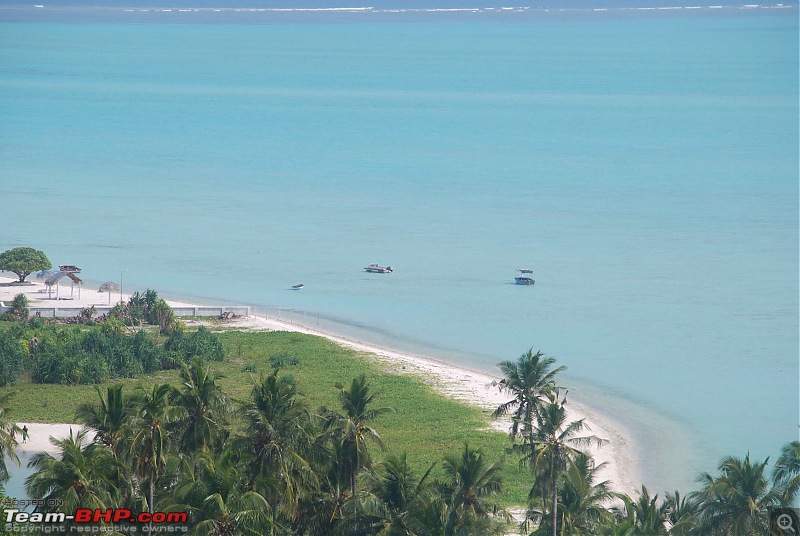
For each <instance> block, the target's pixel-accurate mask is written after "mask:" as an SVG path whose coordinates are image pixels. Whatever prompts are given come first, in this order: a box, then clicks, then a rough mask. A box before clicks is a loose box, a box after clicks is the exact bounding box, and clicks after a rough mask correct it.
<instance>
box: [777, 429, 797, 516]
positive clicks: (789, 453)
mask: <svg viewBox="0 0 800 536" xmlns="http://www.w3.org/2000/svg"><path fill="white" fill-rule="evenodd" d="M772 482H773V484H774V485H775V486H780V487H781V488H782V489H783V497H782V501H783V502H784V503H786V504H795V501H796V500H797V494H798V491H800V441H797V440H795V441H792V442H791V443H787V444H786V445H784V446H783V448H782V449H781V454H780V456H779V457H778V461H777V462H775V467H773V469H772Z"/></svg>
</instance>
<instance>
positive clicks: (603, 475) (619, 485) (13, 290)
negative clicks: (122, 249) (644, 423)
mask: <svg viewBox="0 0 800 536" xmlns="http://www.w3.org/2000/svg"><path fill="white" fill-rule="evenodd" d="M28 277H29V278H30V277H35V275H34V274H32V275H31V276H28ZM13 281H14V279H13V278H11V277H8V276H7V275H5V273H3V274H0V302H3V303H4V304H5V305H9V302H10V301H11V300H12V299H13V297H14V296H15V295H17V294H20V293H22V294H25V295H26V296H27V297H28V300H29V302H31V303H29V306H35V305H36V304H38V303H43V304H49V303H62V302H63V301H65V300H64V298H62V299H61V300H58V301H56V300H55V298H50V299H48V298H47V297H46V296H45V293H44V292H41V291H42V290H44V289H45V285H44V283H43V282H39V281H29V282H26V283H29V284H23V285H14V284H12V283H13ZM71 294H72V295H71V296H70V298H68V299H67V300H66V301H68V303H69V305H70V306H71V307H89V306H91V305H103V306H107V305H108V299H109V295H108V293H104V292H98V291H95V290H91V289H88V288H85V285H84V288H82V289H81V290H80V299H76V298H75V295H74V292H73V293H71ZM122 296H123V299H125V300H127V299H128V298H129V297H130V293H126V292H124V291H123V294H122ZM111 299H112V305H113V304H115V303H118V301H119V300H118V299H116V298H115V297H114V295H113V293H112V296H111ZM164 299H165V301H166V302H167V303H168V304H169V305H170V306H172V307H192V306H199V305H200V304H197V303H189V302H187V301H183V300H181V301H178V300H173V299H167V298H164ZM33 302H36V304H34V303H33ZM189 323H190V324H193V323H195V322H194V321H190V322H189ZM224 326H225V327H226V328H228V329H232V330H235V329H239V330H242V331H292V332H298V333H305V334H309V335H315V336H318V337H323V338H326V339H328V340H331V341H333V342H335V343H337V344H339V345H341V346H345V347H347V348H351V349H354V350H356V351H359V352H363V353H364V354H366V355H365V357H367V358H368V359H370V360H371V361H373V362H374V363H377V364H378V365H379V366H380V367H382V369H383V370H384V372H386V373H387V374H408V375H412V376H414V377H417V378H420V379H421V380H422V381H423V382H425V383H426V384H427V385H429V386H430V387H431V388H432V389H434V390H435V391H437V392H438V393H440V394H441V395H443V396H446V397H449V398H452V399H455V400H458V401H459V402H462V403H465V404H468V405H471V406H474V407H478V408H479V409H481V410H482V411H483V412H484V413H485V414H486V418H487V422H489V423H490V424H489V426H490V427H491V428H492V429H494V430H497V431H500V432H504V433H506V434H507V433H508V431H509V427H510V422H511V420H510V417H505V418H500V419H496V420H492V419H491V415H490V414H491V412H492V411H493V410H494V409H495V408H496V407H497V406H498V405H500V404H501V403H502V402H505V401H507V400H508V399H509V397H508V395H505V394H503V393H501V392H500V391H499V389H498V388H497V387H496V383H497V382H498V381H499V380H500V379H501V376H500V375H499V374H496V375H493V374H490V373H487V372H482V371H477V370H473V369H470V368H468V367H465V366H462V365H458V364H455V363H452V362H448V361H444V360H439V359H436V358H434V357H432V356H427V355H418V354H414V353H409V352H404V351H398V350H393V349H391V348H385V347H381V346H379V345H375V344H370V343H367V342H364V341H359V340H353V339H349V338H347V337H345V336H343V335H341V334H337V333H331V332H326V331H324V330H319V329H315V328H311V327H308V326H306V325H303V324H302V323H295V322H294V321H291V322H287V321H283V320H280V319H275V318H271V317H269V316H255V315H254V316H250V317H240V318H238V319H235V320H232V321H228V322H226V323H225V324H224ZM568 404H569V405H568V410H569V414H570V419H571V420H578V419H585V422H586V424H587V425H588V430H586V432H585V434H591V435H596V436H598V437H600V438H601V439H604V440H607V443H605V444H604V445H603V446H601V447H599V448H597V447H592V448H590V449H587V451H588V452H589V453H590V454H591V455H592V456H593V457H594V459H595V462H596V463H597V465H600V464H601V463H605V464H606V465H605V466H604V467H602V468H601V469H600V470H599V472H598V475H599V476H598V479H599V481H603V480H608V481H610V487H611V489H612V490H614V491H618V492H623V493H626V494H628V495H632V494H633V493H635V492H636V490H638V489H639V486H640V485H641V483H642V478H641V477H642V474H641V470H640V465H639V460H638V456H637V454H638V450H637V444H636V441H635V439H634V438H635V435H634V434H633V432H632V430H630V429H629V428H627V427H626V426H625V425H624V424H623V423H621V422H619V421H618V420H617V419H614V418H612V417H610V416H609V415H607V414H605V413H604V412H603V411H602V409H600V408H594V407H592V406H591V405H590V404H587V403H586V402H584V401H582V400H580V396H578V397H577V399H576V398H575V396H572V397H570V402H569V403H568ZM27 424H30V425H33V424H36V425H37V435H43V433H42V432H46V433H47V436H48V437H45V438H44V443H37V445H40V446H42V445H43V450H47V449H50V451H52V449H53V447H52V445H50V443H49V440H48V438H49V436H50V435H55V436H56V437H66V436H68V434H69V426H70V425H69V424H52V425H48V424H42V423H27ZM72 426H73V427H75V426H78V425H74V424H73V425H72ZM39 427H42V428H41V430H39ZM46 427H53V428H52V431H53V432H47V430H50V428H46ZM29 428H30V426H29ZM78 429H80V426H78ZM33 430H34V429H33V428H31V440H32V439H33V435H34V434H33ZM76 431H77V430H76ZM31 449H32V448H31V447H28V450H31Z"/></svg>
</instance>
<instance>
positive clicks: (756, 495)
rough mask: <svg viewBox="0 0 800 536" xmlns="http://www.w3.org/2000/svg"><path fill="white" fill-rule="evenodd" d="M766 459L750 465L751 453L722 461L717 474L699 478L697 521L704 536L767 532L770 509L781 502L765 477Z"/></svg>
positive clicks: (779, 489)
mask: <svg viewBox="0 0 800 536" xmlns="http://www.w3.org/2000/svg"><path fill="white" fill-rule="evenodd" d="M767 462H768V459H766V460H764V461H763V462H755V463H753V462H751V461H750V453H748V454H747V456H745V458H744V459H742V458H737V457H735V456H728V457H726V458H723V460H722V462H720V465H719V471H720V474H719V475H718V476H712V475H710V474H708V473H702V474H701V475H700V478H699V480H700V482H702V483H703V489H702V490H701V491H700V495H699V498H700V501H701V503H700V521H701V527H702V530H703V533H704V534H724V535H739V534H741V535H746V534H767V533H768V532H769V510H770V508H773V507H776V506H788V505H787V504H784V503H782V493H781V491H782V490H781V488H780V487H779V486H777V487H772V486H770V481H769V479H768V478H767V475H766V467H767Z"/></svg>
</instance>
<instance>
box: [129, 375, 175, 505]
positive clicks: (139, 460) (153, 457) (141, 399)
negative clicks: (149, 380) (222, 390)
mask: <svg viewBox="0 0 800 536" xmlns="http://www.w3.org/2000/svg"><path fill="white" fill-rule="evenodd" d="M171 390H172V388H171V387H170V386H169V385H168V384H156V385H153V387H152V389H151V390H150V392H144V393H140V394H137V395H136V396H134V398H133V400H132V403H133V408H134V419H133V422H132V423H131V428H132V436H131V439H130V443H131V444H130V456H131V459H132V462H133V464H134V466H135V468H136V474H137V476H138V477H139V484H140V485H141V484H142V483H143V482H145V481H148V483H149V490H148V494H147V508H148V510H149V511H150V512H151V513H152V512H153V511H154V508H155V504H154V501H155V489H156V480H157V478H158V476H159V475H161V474H162V473H163V472H164V467H165V463H166V459H167V454H168V452H169V449H170V447H171V445H172V437H173V435H172V434H171V433H170V429H169V426H170V425H171V424H172V423H174V422H176V421H177V420H179V418H180V417H181V416H182V414H183V412H182V411H181V408H179V407H176V406H173V405H172V403H171V401H170V393H171ZM140 491H141V490H140Z"/></svg>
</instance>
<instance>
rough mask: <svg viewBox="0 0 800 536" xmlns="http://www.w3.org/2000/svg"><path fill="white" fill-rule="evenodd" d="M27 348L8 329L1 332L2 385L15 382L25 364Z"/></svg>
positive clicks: (0, 366) (0, 364)
mask: <svg viewBox="0 0 800 536" xmlns="http://www.w3.org/2000/svg"><path fill="white" fill-rule="evenodd" d="M26 353H27V352H26V351H25V348H24V347H23V345H22V343H21V342H20V341H19V339H17V338H16V337H14V335H13V334H12V333H10V332H8V331H4V332H0V387H5V386H6V385H11V384H14V383H15V382H16V381H17V377H18V376H19V374H20V372H22V369H23V368H24V365H25V355H26Z"/></svg>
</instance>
